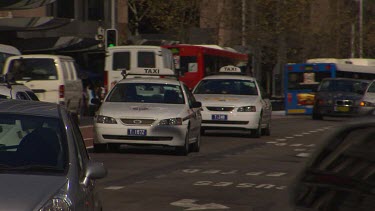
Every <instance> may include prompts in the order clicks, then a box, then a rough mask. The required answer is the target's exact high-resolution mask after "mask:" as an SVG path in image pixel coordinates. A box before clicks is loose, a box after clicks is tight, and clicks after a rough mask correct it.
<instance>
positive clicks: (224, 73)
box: [193, 66, 272, 138]
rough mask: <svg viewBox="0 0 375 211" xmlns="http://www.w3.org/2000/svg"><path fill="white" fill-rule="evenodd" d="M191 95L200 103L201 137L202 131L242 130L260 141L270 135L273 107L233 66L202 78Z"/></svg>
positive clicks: (252, 80)
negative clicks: (262, 136)
mask: <svg viewBox="0 0 375 211" xmlns="http://www.w3.org/2000/svg"><path fill="white" fill-rule="evenodd" d="M193 94H194V96H195V97H196V99H197V100H198V101H200V102H201V103H202V131H201V132H202V133H204V132H205V130H208V129H211V130H223V129H229V130H244V131H250V135H252V136H253V137H256V138H259V137H260V136H261V135H270V133H271V128H270V127H271V113H272V105H271V102H270V100H269V97H268V94H267V93H266V92H264V91H263V89H262V87H261V86H260V85H259V84H258V83H257V81H256V79H255V78H253V77H250V76H246V75H244V74H241V70H240V69H239V68H237V67H235V66H225V67H222V68H220V70H219V74H217V75H211V76H207V77H205V78H203V79H202V80H201V81H200V82H199V83H198V84H197V85H196V87H195V88H194V90H193Z"/></svg>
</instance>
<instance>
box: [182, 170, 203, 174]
mask: <svg viewBox="0 0 375 211" xmlns="http://www.w3.org/2000/svg"><path fill="white" fill-rule="evenodd" d="M200 170H201V169H184V170H182V172H184V173H190V174H192V173H197V172H198V171H200Z"/></svg>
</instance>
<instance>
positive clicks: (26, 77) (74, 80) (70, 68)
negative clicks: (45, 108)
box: [3, 54, 83, 114]
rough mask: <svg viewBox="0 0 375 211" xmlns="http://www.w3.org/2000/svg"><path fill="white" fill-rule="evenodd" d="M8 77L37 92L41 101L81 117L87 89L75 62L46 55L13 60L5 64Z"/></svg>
mask: <svg viewBox="0 0 375 211" xmlns="http://www.w3.org/2000/svg"><path fill="white" fill-rule="evenodd" d="M6 73H8V74H10V75H11V76H13V77H14V80H15V81H16V82H17V83H22V84H24V85H26V86H27V87H29V88H30V89H31V90H33V92H34V93H35V94H36V95H37V96H38V98H39V100H40V101H45V102H52V103H57V104H62V105H65V106H66V107H67V109H68V110H69V111H70V112H72V113H73V114H79V111H80V106H81V101H82V93H83V88H82V81H81V79H80V78H78V75H77V70H76V64H75V61H74V59H73V58H71V57H69V56H60V55H45V54H34V55H19V56H11V57H8V59H7V60H6V62H5V66H4V69H3V74H6Z"/></svg>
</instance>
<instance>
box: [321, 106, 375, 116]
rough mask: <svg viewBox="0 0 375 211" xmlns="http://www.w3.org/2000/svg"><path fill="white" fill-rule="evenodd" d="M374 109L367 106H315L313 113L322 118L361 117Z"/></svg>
mask: <svg viewBox="0 0 375 211" xmlns="http://www.w3.org/2000/svg"><path fill="white" fill-rule="evenodd" d="M374 109H375V107H368V106H341V107H340V106H317V107H316V108H314V112H315V113H318V114H321V115H323V116H358V115H359V116H362V115H366V114H369V113H370V112H371V111H373V110H374Z"/></svg>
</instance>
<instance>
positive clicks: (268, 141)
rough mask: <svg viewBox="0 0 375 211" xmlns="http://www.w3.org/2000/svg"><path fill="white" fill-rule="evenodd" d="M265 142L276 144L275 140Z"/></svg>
mask: <svg viewBox="0 0 375 211" xmlns="http://www.w3.org/2000/svg"><path fill="white" fill-rule="evenodd" d="M266 143H267V144H276V143H277V141H267V142H266Z"/></svg>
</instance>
